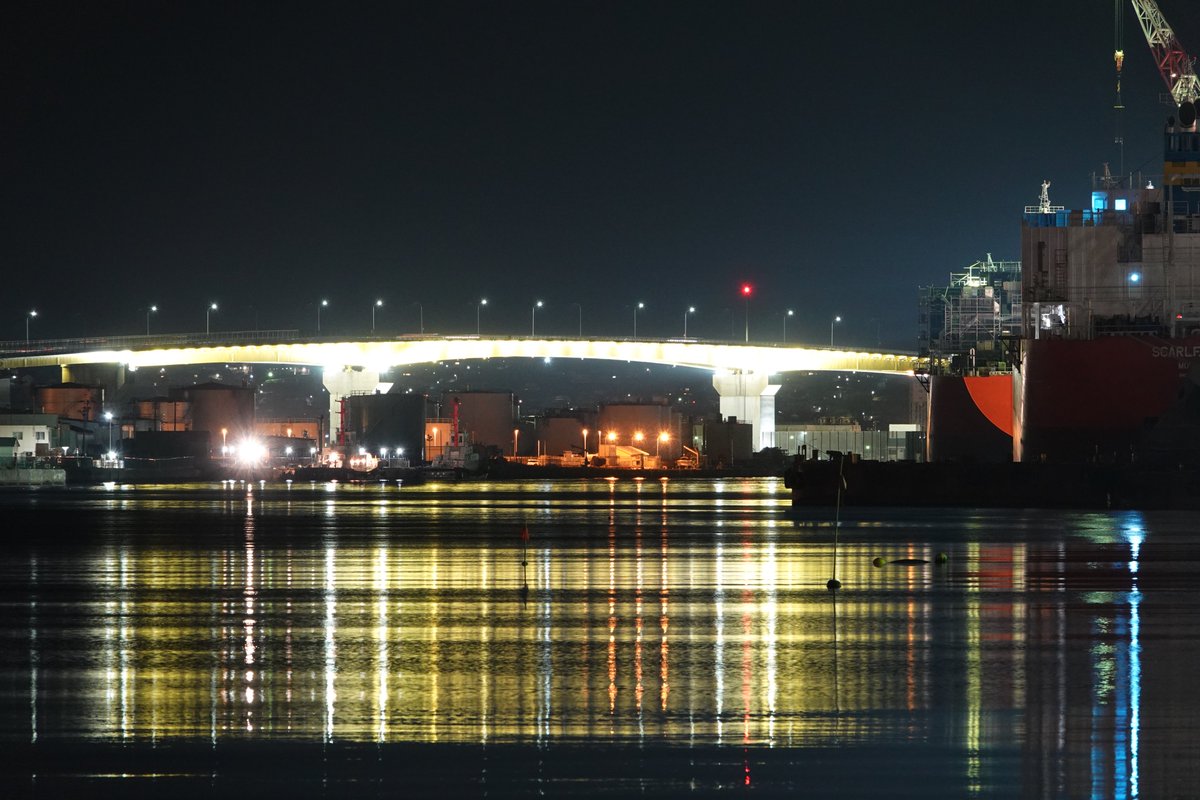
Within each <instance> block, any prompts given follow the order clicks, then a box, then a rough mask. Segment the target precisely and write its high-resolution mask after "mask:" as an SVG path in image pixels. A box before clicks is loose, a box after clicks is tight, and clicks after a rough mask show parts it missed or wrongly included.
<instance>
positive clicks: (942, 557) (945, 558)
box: [936, 553, 950, 564]
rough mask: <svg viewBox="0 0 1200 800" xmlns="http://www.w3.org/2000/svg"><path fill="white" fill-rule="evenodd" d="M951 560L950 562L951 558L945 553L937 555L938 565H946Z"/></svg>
mask: <svg viewBox="0 0 1200 800" xmlns="http://www.w3.org/2000/svg"><path fill="white" fill-rule="evenodd" d="M949 560H950V556H948V555H946V554H945V553H938V554H937V559H936V561H937V563H939V564H945V563H946V562H947V561H949Z"/></svg>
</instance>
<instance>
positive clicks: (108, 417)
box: [104, 411, 113, 453]
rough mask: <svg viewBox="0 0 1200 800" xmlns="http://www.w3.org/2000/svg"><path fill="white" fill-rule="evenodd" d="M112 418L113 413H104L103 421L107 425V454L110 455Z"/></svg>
mask: <svg viewBox="0 0 1200 800" xmlns="http://www.w3.org/2000/svg"><path fill="white" fill-rule="evenodd" d="M112 418H113V413H112V412H111V411H105V412H104V421H105V422H107V423H108V452H110V453H111V452H112Z"/></svg>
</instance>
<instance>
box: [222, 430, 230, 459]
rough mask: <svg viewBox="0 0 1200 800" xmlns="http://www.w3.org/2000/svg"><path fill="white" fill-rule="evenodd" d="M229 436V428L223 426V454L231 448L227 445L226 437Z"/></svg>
mask: <svg viewBox="0 0 1200 800" xmlns="http://www.w3.org/2000/svg"><path fill="white" fill-rule="evenodd" d="M227 436H229V428H221V455H225V454H226V453H228V452H229V448H228V447H226V446H225V439H226V437H227Z"/></svg>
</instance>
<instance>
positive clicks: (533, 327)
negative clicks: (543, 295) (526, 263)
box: [513, 300, 542, 455]
mask: <svg viewBox="0 0 1200 800" xmlns="http://www.w3.org/2000/svg"><path fill="white" fill-rule="evenodd" d="M541 307H542V301H541V300H538V301H537V302H536V303H534V304H533V311H532V312H531V313H530V316H529V335H530V336H537V310H538V309H539V308H541ZM514 441H515V440H514ZM513 455H516V453H513Z"/></svg>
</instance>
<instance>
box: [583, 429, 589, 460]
mask: <svg viewBox="0 0 1200 800" xmlns="http://www.w3.org/2000/svg"><path fill="white" fill-rule="evenodd" d="M587 436H588V429H587V428H584V429H583V457H584V458H587Z"/></svg>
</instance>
